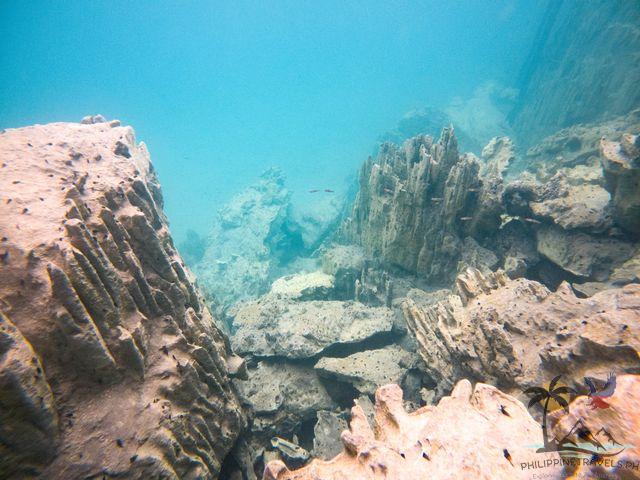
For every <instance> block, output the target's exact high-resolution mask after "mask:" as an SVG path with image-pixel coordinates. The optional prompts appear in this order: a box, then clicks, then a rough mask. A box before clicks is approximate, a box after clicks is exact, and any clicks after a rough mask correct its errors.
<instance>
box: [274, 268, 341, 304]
mask: <svg viewBox="0 0 640 480" xmlns="http://www.w3.org/2000/svg"><path fill="white" fill-rule="evenodd" d="M332 291H333V275H328V274H326V273H324V272H320V271H318V272H311V273H299V274H296V275H287V276H286V277H281V278H279V279H277V280H276V281H275V282H273V284H272V285H271V292H270V293H271V294H272V295H276V296H278V295H279V296H280V297H286V298H290V299H291V300H300V301H302V300H325V299H327V298H328V297H329V295H330V294H331V292H332Z"/></svg>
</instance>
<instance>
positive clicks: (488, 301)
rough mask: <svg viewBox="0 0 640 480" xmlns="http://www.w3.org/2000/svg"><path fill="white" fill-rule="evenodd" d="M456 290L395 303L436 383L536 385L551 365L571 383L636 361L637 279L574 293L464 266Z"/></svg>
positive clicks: (639, 360) (639, 340) (639, 335)
mask: <svg viewBox="0 0 640 480" xmlns="http://www.w3.org/2000/svg"><path fill="white" fill-rule="evenodd" d="M456 284H457V285H456V288H457V291H458V295H451V296H450V297H449V298H448V299H446V300H444V301H441V302H438V303H436V304H431V305H421V304H420V302H419V301H417V299H416V298H408V299H407V300H406V301H405V302H404V304H403V310H404V315H405V319H406V320H407V324H408V326H409V328H410V329H411V331H412V332H413V333H414V334H415V336H416V339H417V342H418V353H420V354H421V355H422V357H423V358H424V360H425V364H426V369H427V372H428V373H429V375H430V376H431V377H432V378H433V380H434V381H435V382H436V383H437V384H438V388H439V389H440V391H446V390H447V389H448V388H450V387H451V382H452V380H454V379H456V378H462V377H468V378H473V379H476V380H478V381H485V382H488V383H491V384H494V385H497V386H498V387H500V388H502V389H504V390H505V391H507V392H510V391H511V392H514V393H519V392H521V391H522V390H524V389H525V388H527V387H530V386H534V385H542V384H544V382H545V381H547V380H548V379H549V378H553V377H554V376H555V375H557V374H558V372H563V373H564V379H565V381H566V382H568V384H569V385H570V386H572V387H574V388H578V387H580V388H582V384H583V382H582V377H583V376H595V377H602V376H606V373H607V372H608V371H609V370H610V368H611V365H616V369H617V371H619V372H622V371H629V372H635V371H637V370H638V368H640V357H639V356H638V351H639V350H640V327H639V325H640V285H638V284H630V285H626V286H625V287H623V288H615V289H610V290H605V291H602V292H600V293H597V294H595V295H594V296H593V297H591V298H586V299H582V298H578V297H576V295H575V294H574V293H573V290H572V289H571V287H570V286H569V285H568V284H567V283H562V284H561V285H560V287H559V288H558V289H557V291H555V292H551V291H549V290H548V289H547V288H546V287H545V286H544V285H542V284H540V283H538V282H535V281H532V280H527V279H523V278H519V279H516V280H509V279H508V278H507V277H506V276H505V274H504V273H503V272H501V271H498V272H496V273H494V274H490V275H483V274H481V273H480V272H479V271H477V270H468V271H467V272H466V273H465V274H463V275H460V276H459V277H458V279H457V280H456Z"/></svg>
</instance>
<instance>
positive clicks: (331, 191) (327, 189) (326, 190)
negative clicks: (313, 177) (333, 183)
mask: <svg viewBox="0 0 640 480" xmlns="http://www.w3.org/2000/svg"><path fill="white" fill-rule="evenodd" d="M324 191H325V192H327V193H333V190H331V189H330V188H325V189H324Z"/></svg>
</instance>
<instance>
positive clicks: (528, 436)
mask: <svg viewBox="0 0 640 480" xmlns="http://www.w3.org/2000/svg"><path fill="white" fill-rule="evenodd" d="M503 410H504V411H506V412H508V415H505V414H504V413H503ZM341 440H342V443H343V444H344V450H343V452H342V453H341V454H339V455H338V456H336V457H335V458H333V459H332V460H329V461H322V460H313V461H312V462H311V463H310V464H309V465H307V466H305V467H303V468H301V469H299V470H295V471H289V470H288V469H287V468H286V466H285V465H284V464H283V463H282V462H279V461H274V462H270V463H269V464H268V465H267V467H266V468H265V473H264V477H263V478H264V479H265V480H294V479H295V480H315V479H323V480H343V479H362V480H365V479H376V478H386V479H389V480H405V479H419V478H429V479H434V480H438V479H453V478H456V479H487V480H489V479H505V480H507V479H508V480H512V479H518V478H522V479H524V478H529V473H528V472H526V471H523V470H522V468H521V466H520V464H521V463H522V462H529V461H533V460H534V459H537V460H539V459H541V458H542V459H546V458H548V459H550V460H553V459H557V458H558V457H557V454H554V453H549V454H537V453H535V452H534V451H533V450H532V449H531V448H529V446H530V445H534V444H536V443H540V442H541V441H542V433H541V429H540V426H539V425H538V423H536V422H535V421H534V420H533V418H531V416H530V415H529V414H528V412H527V410H526V408H525V407H524V405H522V403H520V402H519V401H518V400H516V399H515V398H513V397H511V396H509V395H506V394H504V393H502V392H500V391H499V390H498V389H496V388H494V387H491V386H489V385H484V384H477V385H476V386H475V388H473V387H472V386H471V384H470V383H469V382H468V381H467V380H462V381H460V382H459V383H458V384H457V385H456V387H455V389H454V390H453V392H452V393H451V396H449V397H445V398H443V399H442V400H440V402H439V403H438V405H437V406H427V407H423V408H421V409H419V410H417V411H415V412H412V413H407V412H406V411H405V409H404V407H403V404H402V390H401V389H400V387H398V386H397V385H387V386H384V387H382V388H380V389H379V390H378V391H377V392H376V406H375V423H374V426H373V428H372V427H371V426H370V425H369V423H368V422H367V419H366V417H365V414H364V412H363V411H362V409H361V408H360V407H359V406H355V407H353V408H352V409H351V422H350V428H349V430H345V431H344V432H343V433H342V435H341ZM546 471H547V470H546V469H541V470H539V471H538V473H545V472H546Z"/></svg>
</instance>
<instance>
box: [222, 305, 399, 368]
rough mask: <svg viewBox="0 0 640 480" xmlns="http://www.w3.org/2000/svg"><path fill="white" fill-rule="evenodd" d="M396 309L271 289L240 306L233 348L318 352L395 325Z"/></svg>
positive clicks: (261, 352)
mask: <svg viewBox="0 0 640 480" xmlns="http://www.w3.org/2000/svg"><path fill="white" fill-rule="evenodd" d="M393 316H394V313H393V310H391V309H388V308H385V307H375V308H374V307H367V306H365V305H363V304H361V303H358V302H353V301H347V302H341V301H330V300H326V301H318V300H311V301H306V302H287V301H283V300H281V299H280V298H277V297H274V296H271V295H265V296H264V297H262V298H260V299H259V300H257V301H255V302H249V303H248V304H246V305H244V306H243V307H242V308H240V309H239V310H238V312H237V314H236V316H235V318H234V320H233V325H234V327H235V328H236V329H237V330H236V333H235V335H234V336H233V338H232V344H233V348H234V349H235V350H236V351H238V353H241V354H247V355H253V356H256V357H265V356H269V357H273V356H277V357H286V358H289V359H303V358H311V357H315V356H317V355H319V354H321V353H323V352H324V351H325V350H326V349H327V348H329V347H334V348H335V347H336V346H339V345H349V344H357V343H359V342H363V341H365V340H369V339H371V338H372V337H376V336H379V335H384V334H388V333H390V332H391V331H392V330H393Z"/></svg>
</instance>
